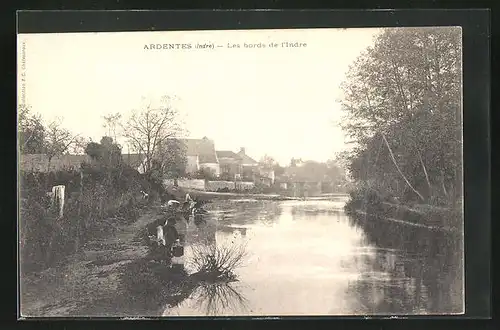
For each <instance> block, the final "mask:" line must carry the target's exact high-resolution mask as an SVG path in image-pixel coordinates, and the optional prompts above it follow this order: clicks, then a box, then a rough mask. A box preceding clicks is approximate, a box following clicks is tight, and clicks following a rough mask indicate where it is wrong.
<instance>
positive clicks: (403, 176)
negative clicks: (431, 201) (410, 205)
mask: <svg viewBox="0 0 500 330" xmlns="http://www.w3.org/2000/svg"><path fill="white" fill-rule="evenodd" d="M381 134H382V133H381ZM382 138H383V139H384V142H385V144H386V146H387V149H388V150H389V154H390V155H391V158H392V162H393V163H394V166H396V169H397V171H398V172H399V174H400V175H401V177H402V178H403V180H404V181H405V182H406V184H407V185H408V187H410V189H411V190H412V191H413V192H414V193H415V194H417V195H418V197H420V199H421V200H422V201H424V200H425V198H424V197H423V196H422V195H421V194H420V193H419V192H418V191H417V190H416V189H415V188H413V186H412V185H411V183H410V182H409V181H408V179H407V178H406V176H405V175H404V174H403V172H401V169H400V168H399V166H398V164H397V162H396V158H394V154H393V153H392V149H391V147H390V146H389V142H387V139H386V138H385V135H384V134H382Z"/></svg>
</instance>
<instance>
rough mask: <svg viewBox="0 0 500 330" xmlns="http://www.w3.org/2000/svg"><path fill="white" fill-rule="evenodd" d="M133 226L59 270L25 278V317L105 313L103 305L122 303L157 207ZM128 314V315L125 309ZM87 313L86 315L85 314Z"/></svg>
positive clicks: (85, 250) (89, 247)
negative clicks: (125, 279)
mask: <svg viewBox="0 0 500 330" xmlns="http://www.w3.org/2000/svg"><path fill="white" fill-rule="evenodd" d="M141 213H142V216H140V217H139V219H138V220H137V221H136V222H134V223H133V224H131V225H125V226H122V227H119V228H118V230H117V231H116V233H115V234H114V235H113V236H112V237H108V238H106V239H102V240H96V241H91V242H88V243H87V244H85V246H84V247H83V249H82V252H80V253H78V254H75V255H73V256H72V257H71V258H70V260H68V261H67V262H66V263H64V264H63V265H61V266H59V267H54V268H49V269H47V270H44V271H42V272H39V273H37V274H34V275H32V276H29V277H26V278H23V279H22V282H21V283H22V284H21V315H22V316H23V317H62V316H72V315H85V314H84V312H82V311H84V310H89V308H91V309H92V307H93V308H94V309H96V310H98V311H101V312H102V314H103V315H106V310H105V308H98V307H97V306H99V302H103V301H108V302H109V301H111V302H113V301H117V302H118V301H119V299H116V297H117V296H119V295H120V294H121V292H120V290H121V289H120V281H121V275H122V274H123V272H124V269H125V268H126V267H124V266H125V265H127V264H130V263H132V262H133V261H137V260H140V259H143V258H144V257H145V256H146V254H147V248H146V247H145V246H144V245H143V244H142V243H141V242H140V240H139V239H138V238H137V234H138V233H139V232H140V230H142V229H143V228H144V226H145V225H146V224H148V223H149V222H151V221H152V220H154V218H155V217H156V216H157V215H158V208H157V207H156V206H154V207H150V208H148V209H145V210H144V211H141ZM123 311H124V313H127V311H126V310H125V309H123ZM82 313H83V314H82Z"/></svg>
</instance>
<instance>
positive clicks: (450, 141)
mask: <svg viewBox="0 0 500 330" xmlns="http://www.w3.org/2000/svg"><path fill="white" fill-rule="evenodd" d="M461 68H462V66H461V31H460V29H459V28H455V27H439V28H421V27H419V28H391V29H386V30H385V31H384V32H383V33H381V34H380V35H379V36H378V38H377V39H376V42H375V45H374V46H373V47H371V48H368V49H367V50H366V52H365V53H364V54H362V55H361V56H360V57H359V58H358V59H357V60H356V61H355V62H354V64H353V65H352V66H351V67H350V69H349V72H348V74H347V77H346V81H345V82H344V84H343V85H342V90H343V98H342V100H341V106H342V109H343V110H344V113H345V115H346V116H345V118H344V120H343V124H342V128H343V129H344V131H345V132H346V133H347V134H348V136H349V137H350V138H352V139H353V140H354V141H355V142H356V144H357V146H356V147H355V148H354V149H353V150H352V152H351V153H350V154H348V155H346V158H347V160H348V164H349V171H350V172H351V175H352V176H353V178H354V179H355V180H357V181H365V182H375V183H376V184H377V186H378V188H380V189H383V190H385V191H390V192H391V193H393V194H404V195H405V196H406V197H407V198H408V199H409V200H410V199H415V198H416V199H417V200H420V201H429V200H431V199H432V198H433V197H435V196H436V195H445V196H450V197H451V196H453V197H455V198H456V197H458V194H460V193H461V191H459V190H458V189H456V188H457V184H459V182H458V181H459V180H460V177H461V162H460V160H461V142H462V141H461V75H462V69H461Z"/></svg>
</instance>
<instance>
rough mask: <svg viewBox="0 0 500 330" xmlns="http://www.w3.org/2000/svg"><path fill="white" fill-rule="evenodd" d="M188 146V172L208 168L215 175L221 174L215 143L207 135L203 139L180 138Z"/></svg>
mask: <svg viewBox="0 0 500 330" xmlns="http://www.w3.org/2000/svg"><path fill="white" fill-rule="evenodd" d="M179 141H180V142H182V143H183V144H184V146H185V148H186V157H187V165H186V173H196V172H197V171H199V170H201V169H208V170H209V171H210V172H212V174H214V175H215V176H219V175H220V166H219V160H218V158H217V154H216V152H215V145H214V142H213V141H212V140H210V139H209V138H207V137H203V138H202V139H179Z"/></svg>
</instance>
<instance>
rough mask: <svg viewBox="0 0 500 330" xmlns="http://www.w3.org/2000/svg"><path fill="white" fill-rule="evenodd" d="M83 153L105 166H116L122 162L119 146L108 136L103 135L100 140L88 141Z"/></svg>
mask: <svg viewBox="0 0 500 330" xmlns="http://www.w3.org/2000/svg"><path fill="white" fill-rule="evenodd" d="M85 153H86V154H87V155H89V156H90V157H91V158H92V159H93V160H96V161H98V162H99V164H100V165H101V166H103V167H105V168H116V167H118V166H120V165H121V163H122V152H121V146H120V145H119V144H117V143H115V142H114V141H113V138H111V137H109V136H103V137H102V138H101V142H100V143H97V142H89V143H88V144H87V146H86V148H85Z"/></svg>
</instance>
